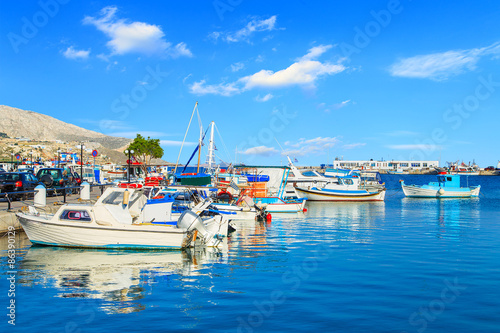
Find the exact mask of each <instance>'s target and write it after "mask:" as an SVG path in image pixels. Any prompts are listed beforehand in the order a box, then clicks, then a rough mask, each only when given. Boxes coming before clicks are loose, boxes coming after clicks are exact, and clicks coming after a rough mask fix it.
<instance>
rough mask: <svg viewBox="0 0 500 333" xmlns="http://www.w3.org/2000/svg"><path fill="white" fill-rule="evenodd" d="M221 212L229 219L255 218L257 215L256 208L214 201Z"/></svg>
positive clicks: (213, 204) (214, 204)
mask: <svg viewBox="0 0 500 333" xmlns="http://www.w3.org/2000/svg"><path fill="white" fill-rule="evenodd" d="M212 206H214V207H216V208H217V210H219V212H220V213H221V214H222V215H223V216H225V217H226V219H229V220H253V219H255V216H256V215H257V211H256V210H255V208H249V207H240V206H235V205H228V204H221V203H212Z"/></svg>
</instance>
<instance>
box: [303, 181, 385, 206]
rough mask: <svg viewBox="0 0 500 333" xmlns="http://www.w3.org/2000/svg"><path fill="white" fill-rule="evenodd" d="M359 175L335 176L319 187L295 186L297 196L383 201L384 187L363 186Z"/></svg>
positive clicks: (334, 199) (313, 198) (308, 198)
mask: <svg viewBox="0 0 500 333" xmlns="http://www.w3.org/2000/svg"><path fill="white" fill-rule="evenodd" d="M360 182H361V180H360V177H358V176H345V177H336V178H334V179H333V180H331V181H330V182H328V183H326V184H325V185H324V186H321V187H316V186H313V187H298V186H297V187H295V192H296V193H297V196H298V197H299V198H307V200H309V201H383V200H384V199H385V187H381V188H373V187H368V188H364V187H363V186H362V185H361V183H360Z"/></svg>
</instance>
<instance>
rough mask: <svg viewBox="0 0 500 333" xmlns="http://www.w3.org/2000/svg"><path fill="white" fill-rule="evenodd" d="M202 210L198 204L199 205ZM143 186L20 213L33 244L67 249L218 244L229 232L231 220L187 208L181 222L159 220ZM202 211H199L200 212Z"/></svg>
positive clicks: (107, 192)
mask: <svg viewBox="0 0 500 333" xmlns="http://www.w3.org/2000/svg"><path fill="white" fill-rule="evenodd" d="M198 208H199V207H198ZM151 209H154V207H153V206H152V205H148V204H147V199H146V197H145V195H144V194H143V193H142V191H140V190H134V189H125V188H108V189H107V190H106V191H105V192H104V193H103V195H102V196H101V197H100V198H99V200H98V201H97V202H96V203H95V204H93V205H92V204H65V205H62V206H61V207H60V208H59V210H58V211H57V212H56V213H55V214H45V213H43V212H41V211H38V210H37V209H36V208H35V207H32V206H30V207H29V211H28V212H21V213H17V214H16V215H17V217H18V219H19V222H20V224H21V226H22V227H23V229H24V231H25V232H26V234H27V236H28V238H29V239H30V241H31V242H32V243H34V244H40V245H52V246H63V247H86V248H119V249H163V248H185V247H191V246H194V243H195V241H196V240H197V239H198V241H199V242H201V243H202V244H204V245H206V246H217V245H218V244H219V243H220V241H221V239H222V238H223V237H224V235H227V227H228V225H227V222H228V221H227V219H224V218H223V217H222V216H220V215H219V216H214V217H213V218H211V219H208V220H207V221H203V220H202V219H201V217H200V216H199V215H197V214H196V213H195V212H194V211H193V210H194V209H193V210H187V211H185V212H184V213H183V214H182V215H181V217H180V218H179V219H178V221H177V224H176V225H171V224H167V223H161V224H155V223H153V222H154V220H155V219H156V218H161V216H159V215H155V214H151V212H150V210H151ZM198 211H199V210H198Z"/></svg>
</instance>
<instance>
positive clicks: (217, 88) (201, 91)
mask: <svg viewBox="0 0 500 333" xmlns="http://www.w3.org/2000/svg"><path fill="white" fill-rule="evenodd" d="M189 89H190V90H191V93H193V94H196V95H207V94H212V95H221V96H232V95H235V94H239V93H240V89H239V88H237V87H236V84H235V83H227V84H226V83H220V84H213V85H206V84H205V80H201V81H198V82H195V83H193V84H192V85H191V86H190V87H189Z"/></svg>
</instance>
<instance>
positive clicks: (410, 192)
mask: <svg viewBox="0 0 500 333" xmlns="http://www.w3.org/2000/svg"><path fill="white" fill-rule="evenodd" d="M402 187H403V192H404V194H405V196H407V197H413V198H470V197H477V196H479V190H480V188H479V187H476V188H473V189H472V190H470V191H449V190H444V192H443V193H442V194H441V193H439V189H430V188H422V187H419V186H415V185H402Z"/></svg>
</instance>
